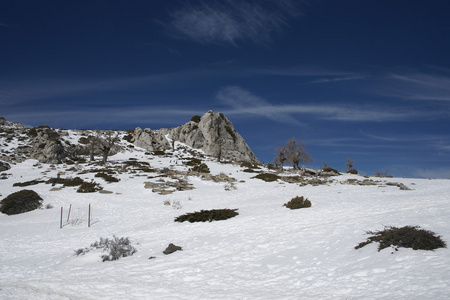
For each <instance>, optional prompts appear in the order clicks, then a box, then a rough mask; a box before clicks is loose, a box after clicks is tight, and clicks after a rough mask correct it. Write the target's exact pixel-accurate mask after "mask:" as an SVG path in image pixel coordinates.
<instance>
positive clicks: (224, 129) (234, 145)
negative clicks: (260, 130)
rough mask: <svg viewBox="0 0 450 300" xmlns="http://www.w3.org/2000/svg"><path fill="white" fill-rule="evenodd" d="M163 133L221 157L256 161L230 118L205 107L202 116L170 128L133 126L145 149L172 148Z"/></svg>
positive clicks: (135, 134)
mask: <svg viewBox="0 0 450 300" xmlns="http://www.w3.org/2000/svg"><path fill="white" fill-rule="evenodd" d="M166 137H168V138H169V140H170V141H174V142H175V141H179V142H181V143H184V144H186V145H187V146H189V147H192V148H194V149H199V150H202V151H204V152H205V153H206V154H207V155H211V156H213V157H216V158H218V159H221V160H232V161H246V162H252V163H258V162H259V161H258V159H257V158H256V156H255V154H254V153H253V152H252V150H251V149H250V147H249V146H248V145H247V143H246V142H245V140H244V139H243V138H242V137H241V136H240V135H239V133H238V132H237V131H236V129H235V128H234V126H233V124H232V123H231V121H230V120H228V118H227V117H225V116H224V115H223V114H222V113H214V112H213V111H208V112H207V113H205V114H204V115H203V116H201V117H199V116H194V117H193V118H192V119H191V121H189V122H187V123H186V124H184V125H181V126H178V127H175V128H170V129H168V128H163V129H159V130H154V131H152V130H149V129H145V130H142V129H140V128H136V129H135V132H134V139H133V142H134V144H135V145H136V146H138V147H142V148H145V149H148V150H169V149H172V147H173V144H171V143H170V142H169V140H168V139H167V138H166Z"/></svg>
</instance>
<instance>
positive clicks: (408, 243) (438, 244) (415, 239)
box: [355, 226, 447, 252]
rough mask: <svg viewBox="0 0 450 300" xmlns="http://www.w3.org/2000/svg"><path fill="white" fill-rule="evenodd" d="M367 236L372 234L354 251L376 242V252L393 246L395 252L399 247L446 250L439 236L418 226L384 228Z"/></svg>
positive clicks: (368, 232) (369, 232) (370, 232)
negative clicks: (377, 244)
mask: <svg viewBox="0 0 450 300" xmlns="http://www.w3.org/2000/svg"><path fill="white" fill-rule="evenodd" d="M366 233H367V234H372V235H373V236H371V237H369V238H368V239H367V240H366V241H365V242H362V243H359V244H358V245H357V246H355V249H359V248H362V247H364V246H366V245H368V244H370V243H372V242H378V243H380V245H379V246H378V252H380V251H381V250H383V249H384V248H387V247H389V246H393V247H394V249H395V251H398V248H399V247H403V248H412V249H413V250H434V249H437V248H446V247H447V245H446V244H445V242H444V241H443V240H442V239H441V236H436V235H435V233H434V232H432V231H429V230H425V229H420V227H419V226H404V227H400V228H398V227H390V226H386V227H385V228H384V230H381V231H366Z"/></svg>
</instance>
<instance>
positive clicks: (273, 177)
mask: <svg viewBox="0 0 450 300" xmlns="http://www.w3.org/2000/svg"><path fill="white" fill-rule="evenodd" d="M252 178H257V179H261V180H264V181H266V182H272V181H277V180H278V179H280V178H281V177H280V176H278V175H275V174H272V173H261V174H258V175H256V176H255V177H252Z"/></svg>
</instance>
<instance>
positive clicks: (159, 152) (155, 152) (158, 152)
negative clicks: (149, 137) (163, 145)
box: [152, 150, 166, 156]
mask: <svg viewBox="0 0 450 300" xmlns="http://www.w3.org/2000/svg"><path fill="white" fill-rule="evenodd" d="M152 154H153V155H158V156H162V155H165V154H166V152H164V151H160V150H155V151H153V152H152Z"/></svg>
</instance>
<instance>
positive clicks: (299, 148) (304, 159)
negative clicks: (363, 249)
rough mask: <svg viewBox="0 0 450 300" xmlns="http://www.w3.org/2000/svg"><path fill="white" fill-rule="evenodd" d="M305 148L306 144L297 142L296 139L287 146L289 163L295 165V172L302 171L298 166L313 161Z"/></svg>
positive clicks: (292, 139) (291, 140)
mask: <svg viewBox="0 0 450 300" xmlns="http://www.w3.org/2000/svg"><path fill="white" fill-rule="evenodd" d="M305 147H306V143H304V142H297V141H296V140H295V138H294V137H293V138H291V139H290V140H289V141H288V143H287V144H286V148H287V161H288V162H290V163H292V164H293V166H294V170H300V167H299V166H298V164H299V163H309V162H312V161H313V160H312V158H311V156H310V155H309V153H308V151H306V149H305Z"/></svg>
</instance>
